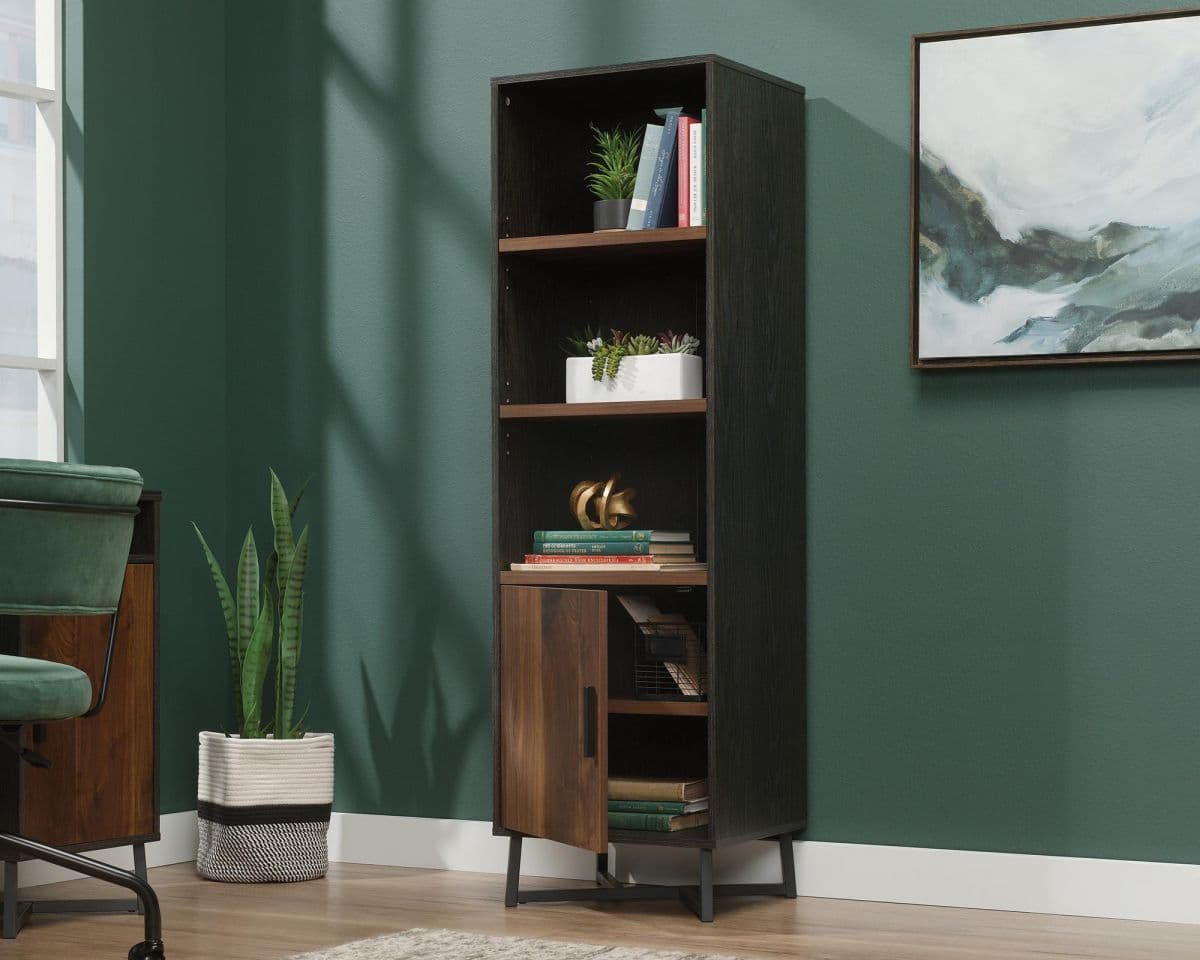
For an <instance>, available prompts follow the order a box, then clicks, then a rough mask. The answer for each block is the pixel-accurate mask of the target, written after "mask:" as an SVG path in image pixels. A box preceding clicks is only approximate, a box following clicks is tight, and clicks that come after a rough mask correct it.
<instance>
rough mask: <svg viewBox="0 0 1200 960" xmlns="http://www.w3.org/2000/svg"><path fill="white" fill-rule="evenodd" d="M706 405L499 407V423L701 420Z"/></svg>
mask: <svg viewBox="0 0 1200 960" xmlns="http://www.w3.org/2000/svg"><path fill="white" fill-rule="evenodd" d="M707 410H708V401H707V400H705V399H704V398H700V399H699V400H630V401H614V402H612V403H502V404H501V405H500V419H501V420H559V419H563V418H566V417H576V418H578V417H610V418H614V419H619V418H624V417H690V416H703V415H704V413H705V411H707Z"/></svg>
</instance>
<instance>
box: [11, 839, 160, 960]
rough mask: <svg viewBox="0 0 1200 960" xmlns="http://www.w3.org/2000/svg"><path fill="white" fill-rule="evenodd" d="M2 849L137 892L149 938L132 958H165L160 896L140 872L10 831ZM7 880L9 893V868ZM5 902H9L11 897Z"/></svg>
mask: <svg viewBox="0 0 1200 960" xmlns="http://www.w3.org/2000/svg"><path fill="white" fill-rule="evenodd" d="M0 850H12V851H16V852H18V853H23V854H28V855H29V856H31V857H36V858H37V859H38V860H44V861H45V862H46V863H53V864H55V865H57V866H60V867H66V868H67V869H68V870H75V871H78V872H79V873H82V874H84V875H85V876H88V877H94V878H95V879H97V880H104V881H107V882H108V883H115V884H116V885H117V886H120V887H125V888H126V889H127V890H131V891H133V893H134V894H135V895H136V896H137V898H138V900H140V901H141V903H142V907H143V909H144V911H145V917H144V923H145V931H146V939H145V940H143V941H142V942H141V943H138V944H135V945H134V947H133V948H132V949H131V950H130V951H129V960H162V957H163V943H162V912H161V911H160V909H159V906H158V896H157V895H156V894H155V892H154V890H153V888H151V886H150V884H149V883H147V882H146V881H145V880H144V879H142V878H141V877H139V876H138V875H137V874H136V873H132V872H130V871H128V870H120V869H118V868H117V867H113V866H109V865H108V864H107V863H101V862H100V861H99V860H92V859H91V858H89V857H81V856H79V855H78V854H76V853H68V852H67V851H65V850H59V849H58V848H57V847H49V846H46V844H44V843H38V842H37V841H35V840H26V839H25V838H24V837H17V836H13V835H12V834H9V833H0ZM5 881H6V882H5V891H6V892H7V889H8V884H7V881H8V870H7V867H6V869H5ZM15 884H16V881H15V876H14V880H13V885H14V886H15ZM14 899H15V898H14ZM5 901H6V904H7V897H6V898H5ZM6 918H7V916H6Z"/></svg>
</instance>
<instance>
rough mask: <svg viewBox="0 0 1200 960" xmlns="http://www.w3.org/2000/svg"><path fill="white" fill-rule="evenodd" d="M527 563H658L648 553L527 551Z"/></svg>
mask: <svg viewBox="0 0 1200 960" xmlns="http://www.w3.org/2000/svg"><path fill="white" fill-rule="evenodd" d="M525 562H526V563H595V564H612V563H656V562H657V561H656V560H655V559H654V557H653V556H651V555H650V554H648V553H643V554H639V555H636V556H632V557H614V556H597V555H596V554H594V553H527V554H525Z"/></svg>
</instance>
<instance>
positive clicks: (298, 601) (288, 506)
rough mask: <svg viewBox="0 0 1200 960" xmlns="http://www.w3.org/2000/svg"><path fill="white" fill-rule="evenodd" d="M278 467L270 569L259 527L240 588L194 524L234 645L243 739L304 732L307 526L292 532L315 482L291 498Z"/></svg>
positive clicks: (241, 567)
mask: <svg viewBox="0 0 1200 960" xmlns="http://www.w3.org/2000/svg"><path fill="white" fill-rule="evenodd" d="M270 473H271V526H272V527H273V529H274V536H273V538H272V547H273V549H272V550H271V555H270V557H269V558H268V560H267V565H266V567H265V569H263V570H262V571H261V574H262V576H261V577H260V568H259V563H258V545H257V544H256V543H255V541H254V528H253V526H251V528H250V529H249V530H247V531H246V537H245V539H244V540H243V541H242V549H241V551H240V553H239V555H238V563H237V577H236V580H235V581H234V587H235V589H236V593H235V592H233V591H231V590H230V589H229V581H228V580H227V579H226V578H225V574H224V572H223V571H222V570H221V565H220V563H219V562H218V561H217V558H216V557H215V556H214V555H213V552H212V550H211V549H210V548H209V546H208V543H207V541H205V539H204V534H202V533H201V532H200V528H199V526H197V525H196V524H195V523H194V522H193V523H192V529H193V530H195V531H196V537H197V538H198V539H199V540H200V549H201V551H202V552H203V554H204V559H205V561H206V562H207V564H208V570H209V574H210V575H211V577H212V581H213V585H214V586H215V587H216V590H217V599H218V600H219V601H220V604H221V612H222V613H223V614H224V617H225V638H226V642H227V646H228V651H229V676H230V682H231V685H232V688H233V711H234V719H235V723H234V726H235V728H236V729H237V731H238V733H239V734H240V735H241V736H242V738H243V739H247V740H250V739H261V738H262V737H265V736H267V735H268V734H272V735H273V736H274V737H275V738H276V739H277V740H297V739H300V738H301V737H303V736H304V728H305V723H306V721H307V719H308V710H307V709H305V711H304V714H303V716H301V718H300V719H299V721H297V722H296V723H293V722H292V717H293V713H294V710H295V704H296V670H297V667H298V666H299V663H300V647H301V639H302V634H303V627H304V576H305V573H306V572H307V569H308V552H309V548H308V529H309V528H308V525H307V524H305V526H304V529H303V530H301V531H300V536H299V538H298V539H293V533H292V521H293V519H294V517H295V515H296V509H297V507H299V506H300V499H301V498H302V497H303V496H304V491H305V490H306V489H307V488H308V481H307V480H306V481H305V482H304V485H303V486H302V487H301V488H300V491H299V492H298V493H297V494H296V496H295V497H293V498H292V499H291V500H288V497H287V494H286V493H285V492H284V489H283V484H281V483H280V482H279V477H278V476H276V475H275V471H274V470H272V471H270ZM277 629H278V636H279V643H278V651H277V655H276V657H275V693H274V711H275V712H274V717H273V718H272V719H269V720H268V721H267V722H266V723H264V722H263V714H264V710H265V703H266V693H265V691H266V680H267V676H268V674H269V672H270V664H271V659H272V653H275V652H276V651H275V647H276V644H275V637H276V630H277Z"/></svg>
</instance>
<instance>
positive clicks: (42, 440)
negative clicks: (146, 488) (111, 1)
mask: <svg viewBox="0 0 1200 960" xmlns="http://www.w3.org/2000/svg"><path fill="white" fill-rule="evenodd" d="M61 23H62V22H61V11H60V2H59V0H0V457H26V458H32V459H38V460H61V459H62V456H63V425H62V409H63V362H62V326H63V324H62V232H63V231H62V153H61V151H62V147H61V144H62V115H61V103H60V101H59V96H60V90H61V89H62V84H61V71H60V65H59V50H60V49H61V45H60V43H59V37H60V34H61Z"/></svg>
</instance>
